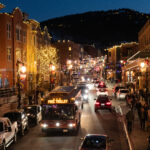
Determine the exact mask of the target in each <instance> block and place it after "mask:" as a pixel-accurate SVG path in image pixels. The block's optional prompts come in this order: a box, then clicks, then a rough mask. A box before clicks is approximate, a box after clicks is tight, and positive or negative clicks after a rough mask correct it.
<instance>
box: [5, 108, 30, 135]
mask: <svg viewBox="0 0 150 150" xmlns="http://www.w3.org/2000/svg"><path fill="white" fill-rule="evenodd" d="M3 116H4V117H7V118H9V119H10V121H11V122H12V123H13V122H17V125H18V132H19V133H20V134H21V135H24V133H25V131H27V130H28V129H29V124H28V117H27V114H26V113H25V111H24V110H23V109H15V110H11V111H9V112H7V113H5V114H4V115H3Z"/></svg>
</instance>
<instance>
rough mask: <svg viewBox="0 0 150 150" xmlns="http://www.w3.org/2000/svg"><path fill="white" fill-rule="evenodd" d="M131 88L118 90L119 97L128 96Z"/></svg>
mask: <svg viewBox="0 0 150 150" xmlns="http://www.w3.org/2000/svg"><path fill="white" fill-rule="evenodd" d="M129 92H130V91H129V90H128V89H119V90H118V92H117V94H116V95H117V99H125V98H126V96H127V95H128V94H129Z"/></svg>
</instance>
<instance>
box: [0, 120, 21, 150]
mask: <svg viewBox="0 0 150 150" xmlns="http://www.w3.org/2000/svg"><path fill="white" fill-rule="evenodd" d="M17 132H18V127H17V121H15V122H13V123H12V122H11V121H10V119H9V118H7V117H0V150H6V149H7V148H8V147H9V146H10V144H11V143H13V142H14V143H16V142H17Z"/></svg>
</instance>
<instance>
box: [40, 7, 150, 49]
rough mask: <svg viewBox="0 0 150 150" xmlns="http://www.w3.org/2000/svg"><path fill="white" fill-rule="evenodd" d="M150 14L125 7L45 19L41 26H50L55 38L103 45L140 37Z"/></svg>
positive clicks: (136, 39) (102, 46)
mask: <svg viewBox="0 0 150 150" xmlns="http://www.w3.org/2000/svg"><path fill="white" fill-rule="evenodd" d="M149 18H150V14H145V13H140V12H138V11H135V10H132V9H127V8H123V9H115V10H108V11H92V12H85V13H82V14H73V15H67V16H63V17H57V18H53V19H49V20H46V21H42V22H41V26H42V27H44V26H47V27H48V30H49V32H50V34H51V35H52V37H53V40H54V41H55V40H58V39H59V40H64V39H66V40H68V39H69V40H72V41H74V42H76V43H80V44H94V45H95V46H96V47H98V48H100V49H103V48H105V47H108V46H112V45H115V44H119V43H122V42H131V41H138V32H139V31H140V29H141V28H142V27H143V26H144V24H145V23H146V21H147V20H148V19H149Z"/></svg>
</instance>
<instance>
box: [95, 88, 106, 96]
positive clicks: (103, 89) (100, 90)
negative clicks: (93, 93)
mask: <svg viewBox="0 0 150 150" xmlns="http://www.w3.org/2000/svg"><path fill="white" fill-rule="evenodd" d="M97 95H98V96H99V95H107V96H108V91H107V89H106V88H100V89H98V90H97Z"/></svg>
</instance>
